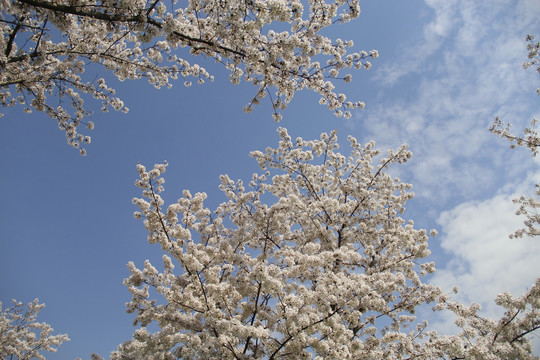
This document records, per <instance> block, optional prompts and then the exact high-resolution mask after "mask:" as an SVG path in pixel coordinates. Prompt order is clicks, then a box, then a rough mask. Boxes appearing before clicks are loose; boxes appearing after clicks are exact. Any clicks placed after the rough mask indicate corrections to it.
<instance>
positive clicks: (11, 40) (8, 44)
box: [5, 16, 24, 57]
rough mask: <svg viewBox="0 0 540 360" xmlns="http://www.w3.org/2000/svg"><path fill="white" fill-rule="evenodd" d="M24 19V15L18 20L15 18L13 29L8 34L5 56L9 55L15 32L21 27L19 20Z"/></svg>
mask: <svg viewBox="0 0 540 360" xmlns="http://www.w3.org/2000/svg"><path fill="white" fill-rule="evenodd" d="M23 21H24V16H21V17H20V18H19V20H17V25H15V27H14V28H13V31H12V32H11V34H10V35H9V39H8V43H7V45H6V52H5V54H6V57H9V54H11V49H13V42H14V41H15V36H17V32H18V31H19V30H20V29H21V27H22V25H21V22H23Z"/></svg>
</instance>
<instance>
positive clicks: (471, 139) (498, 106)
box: [356, 0, 540, 206]
mask: <svg viewBox="0 0 540 360" xmlns="http://www.w3.org/2000/svg"><path fill="white" fill-rule="evenodd" d="M426 3H427V5H428V6H429V7H430V9H432V11H433V19H432V20H428V22H427V23H426V24H425V25H424V37H423V39H422V40H421V41H420V42H418V43H410V44H406V45H405V49H404V50H403V51H397V52H396V53H399V54H400V55H399V58H400V59H401V58H406V59H407V58H408V59H410V60H408V61H398V60H397V59H395V58H387V59H386V61H388V63H389V64H390V65H387V66H385V65H384V64H383V69H382V70H380V71H379V73H378V75H377V76H376V78H377V79H378V80H379V81H382V82H383V83H386V84H387V85H392V89H391V90H392V91H391V92H388V93H390V94H391V95H390V96H385V97H384V98H381V99H380V100H379V101H377V102H375V105H374V103H373V102H371V103H370V104H368V106H371V107H368V109H366V111H365V113H363V114H361V115H360V116H359V118H357V119H356V121H360V122H362V125H361V128H362V130H363V134H364V138H365V139H367V138H369V139H375V140H376V141H377V142H378V143H379V144H381V145H382V146H384V147H396V146H398V145H399V144H400V143H403V142H406V143H408V144H409V145H410V146H411V149H412V151H413V153H414V158H413V161H412V163H411V164H410V165H409V167H408V170H409V171H410V173H409V176H408V177H407V180H408V181H411V182H412V183H413V184H414V185H415V191H416V192H417V195H419V196H423V197H425V198H431V199H434V201H436V202H437V206H441V203H442V205H443V206H444V203H446V202H447V201H450V200H452V201H453V202H455V201H456V200H457V201H463V200H465V199H471V197H479V196H485V194H486V191H487V192H488V193H489V192H491V193H492V192H494V191H496V189H497V188H498V187H499V186H501V183H503V182H506V181H510V180H512V179H513V178H512V175H510V174H522V173H524V171H525V170H526V169H527V167H529V168H530V166H531V162H530V161H528V160H525V161H523V160H522V159H523V158H525V159H526V156H527V155H525V156H524V155H523V154H514V153H512V152H510V151H508V149H507V145H506V144H505V143H504V142H503V140H501V139H498V138H497V137H495V136H494V135H492V134H490V133H489V132H488V130H487V129H488V127H489V125H490V123H491V121H492V119H493V118H494V116H495V115H499V116H503V117H504V118H505V119H507V121H510V122H513V123H515V124H516V129H520V128H522V127H523V126H525V124H526V123H527V122H528V121H529V120H530V119H531V118H532V116H533V114H534V113H535V111H538V110H537V102H538V97H537V96H536V95H535V93H534V90H535V89H536V87H537V84H536V82H537V78H536V77H535V73H534V72H533V71H529V72H527V71H525V70H523V69H522V68H521V64H522V63H523V61H525V60H526V57H527V51H526V49H525V41H524V37H525V34H526V33H528V32H534V30H535V28H537V29H538V25H536V20H537V19H538V18H540V6H538V5H534V4H533V2H532V1H515V2H512V3H508V2H507V1H490V2H470V1H457V0H456V1H438V0H430V1H426ZM538 30H539V31H540V29H538ZM403 52H405V53H409V55H410V56H402V54H403ZM414 54H416V55H414ZM413 55H414V56H413ZM396 56H398V55H396ZM383 60H384V59H383ZM396 74H401V75H399V76H397V75H396ZM405 75H411V76H414V79H413V80H412V81H411V79H410V77H408V76H405ZM388 93H387V94H388ZM396 94H397V95H396ZM520 156H521V157H522V158H520Z"/></svg>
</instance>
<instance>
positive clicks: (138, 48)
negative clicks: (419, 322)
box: [0, 0, 378, 155]
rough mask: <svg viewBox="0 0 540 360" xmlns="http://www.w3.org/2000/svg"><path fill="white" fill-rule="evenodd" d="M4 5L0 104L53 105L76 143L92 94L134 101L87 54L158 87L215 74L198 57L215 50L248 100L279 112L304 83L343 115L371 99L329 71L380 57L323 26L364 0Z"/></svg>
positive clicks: (1, 0) (34, 0) (2, 0)
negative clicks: (358, 96)
mask: <svg viewBox="0 0 540 360" xmlns="http://www.w3.org/2000/svg"><path fill="white" fill-rule="evenodd" d="M0 8H1V11H0V34H1V35H0V103H1V104H2V106H4V107H5V106H14V105H21V106H22V107H23V108H24V111H25V112H31V111H32V110H38V111H44V112H46V113H47V115H48V116H50V117H51V118H53V119H56V120H57V121H58V126H59V127H60V129H61V130H63V131H65V133H66V136H67V139H68V143H70V144H71V145H72V146H74V147H76V148H81V146H82V145H83V144H85V143H89V142H90V137H88V136H83V135H82V134H79V133H78V129H79V126H80V125H81V124H84V125H86V126H87V127H88V128H89V129H91V128H93V126H94V125H93V122H91V121H89V120H87V118H88V115H90V113H91V111H90V110H89V109H88V108H87V107H86V106H85V104H84V100H85V98H88V97H89V96H90V95H91V97H93V98H95V99H97V100H98V101H100V102H101V104H102V110H103V111H107V110H108V109H110V108H112V109H114V110H121V111H124V112H127V111H128V108H127V107H126V106H125V104H124V103H123V102H122V100H120V99H119V98H118V97H116V96H115V91H114V89H112V88H110V87H109V86H108V85H107V84H106V83H105V80H104V79H103V78H99V79H95V78H90V79H85V78H83V76H82V73H83V72H84V71H85V69H87V68H88V67H89V65H90V64H97V65H98V66H101V67H103V68H105V69H106V70H107V71H111V72H112V73H113V74H114V75H115V76H116V77H117V78H118V79H120V80H125V79H140V78H146V79H147V80H148V81H149V82H150V83H151V84H153V85H154V86H155V87H157V88H160V87H163V86H166V87H170V86H171V80H173V79H178V78H182V79H183V80H184V84H185V85H186V86H190V85H191V84H192V81H196V82H198V83H203V82H205V81H206V80H212V79H213V76H212V75H210V74H209V73H208V72H207V71H206V70H205V69H204V67H202V66H201V65H200V64H199V63H193V62H191V61H192V60H193V61H195V60H197V58H196V56H202V57H205V58H211V59H213V60H215V61H216V62H218V63H221V64H223V65H224V66H225V67H226V68H227V70H228V71H229V72H230V80H231V82H232V83H234V84H237V83H239V82H240V81H242V80H244V81H246V82H250V83H252V84H253V85H254V86H255V91H254V96H253V98H252V99H246V102H247V105H246V106H245V107H244V110H245V111H247V112H250V111H251V110H252V109H253V106H254V105H257V104H259V103H260V101H261V99H262V98H264V97H265V96H266V95H269V97H270V103H271V104H272V107H273V111H274V114H273V116H274V118H275V119H276V120H279V119H280V118H281V115H280V114H279V111H280V110H283V109H285V107H286V106H287V104H288V103H289V102H290V101H291V99H292V97H293V96H294V94H295V92H296V91H299V90H302V89H305V88H307V89H310V90H313V91H315V92H317V93H318V94H320V95H321V100H320V103H321V104H325V105H326V106H328V108H329V109H331V110H333V111H335V114H336V115H337V116H345V117H349V116H351V113H350V110H351V109H354V108H362V107H363V106H364V104H363V103H362V102H359V101H349V100H347V97H346V96H345V95H344V94H341V93H337V92H336V91H335V86H334V84H333V81H334V80H335V79H342V80H344V81H345V82H349V81H351V74H349V73H347V74H343V73H342V71H343V70H344V69H345V70H346V69H351V68H366V69H368V68H369V67H370V66H371V63H370V62H369V61H368V60H369V59H370V58H375V57H377V56H378V53H377V51H376V50H372V51H370V52H369V53H368V52H366V51H360V52H350V51H349V48H350V47H352V46H353V43H352V41H344V40H342V39H333V40H332V39H330V38H328V37H326V36H323V35H321V31H322V30H324V29H325V28H327V27H329V26H331V25H333V24H336V23H345V22H348V21H350V20H352V19H354V18H356V17H357V16H358V15H359V13H360V7H359V4H358V0H333V1H329V2H328V1H321V0H313V1H309V2H307V3H306V2H302V1H300V0H264V1H263V0H204V1H200V0H190V1H186V2H179V1H177V0H171V1H162V0H129V1H128V0H54V1H50V0H0ZM94 67H95V66H94ZM84 94H87V95H86V96H85V95H84ZM81 152H82V153H83V155H84V150H83V149H82V148H81Z"/></svg>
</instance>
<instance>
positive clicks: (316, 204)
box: [111, 128, 540, 360]
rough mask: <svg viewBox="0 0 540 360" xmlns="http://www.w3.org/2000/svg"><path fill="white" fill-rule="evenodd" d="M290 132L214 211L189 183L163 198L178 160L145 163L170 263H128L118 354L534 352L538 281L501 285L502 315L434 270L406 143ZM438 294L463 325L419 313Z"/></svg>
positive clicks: (153, 216)
mask: <svg viewBox="0 0 540 360" xmlns="http://www.w3.org/2000/svg"><path fill="white" fill-rule="evenodd" d="M279 133H280V142H279V146H278V147H277V148H267V149H266V152H264V153H263V152H260V151H254V152H252V153H251V156H252V157H253V158H254V159H256V160H257V162H258V164H259V165H260V167H261V169H262V172H261V173H256V174H254V175H253V177H252V179H251V181H250V182H249V184H247V186H246V185H245V184H244V183H243V182H242V181H240V180H238V181H232V180H231V179H230V178H229V177H228V176H227V175H223V176H221V185H220V188H221V190H222V191H223V193H224V194H225V196H226V197H227V199H228V200H227V201H226V202H224V203H222V204H221V205H219V206H218V207H217V209H216V210H215V211H210V210H209V209H208V208H206V207H205V205H204V201H205V199H206V194H204V193H196V194H191V193H190V192H189V191H187V190H185V191H184V192H183V197H181V198H180V199H179V200H178V201H177V202H176V203H173V204H171V205H168V206H166V207H165V206H164V204H165V202H164V200H163V199H162V197H161V195H160V194H161V193H162V192H163V191H164V187H163V183H164V179H163V177H162V174H163V172H164V171H165V169H166V166H167V164H166V163H164V164H157V165H155V166H154V168H153V169H151V170H149V171H148V170H146V168H145V167H144V166H142V165H138V167H137V169H138V173H139V180H137V182H136V184H137V185H138V186H139V187H141V188H142V189H143V190H142V191H143V197H142V198H135V199H134V200H133V202H134V204H136V205H137V207H138V208H139V210H138V211H137V212H135V217H136V218H142V219H144V225H145V227H146V229H147V230H148V233H149V235H148V241H149V242H150V243H151V244H159V246H160V247H161V249H162V250H163V251H164V252H165V254H164V255H163V264H162V266H160V267H161V268H162V269H161V270H158V268H156V267H154V266H153V265H152V264H151V263H150V262H149V261H146V262H145V264H144V268H142V269H139V268H137V267H136V266H135V264H133V263H129V264H128V268H129V271H130V276H129V278H128V279H126V281H125V284H126V285H127V287H128V289H129V291H130V292H131V294H132V300H131V301H130V302H129V303H127V310H128V312H130V313H135V314H136V316H135V321H134V324H135V325H139V328H138V329H137V330H136V331H135V333H134V335H133V338H132V340H130V341H128V342H126V343H124V344H122V345H120V346H119V347H118V349H117V351H116V352H113V353H112V356H111V359H113V360H119V359H311V358H315V359H510V358H511V359H532V356H531V346H530V344H529V341H528V337H527V336H529V335H530V334H531V333H532V332H533V331H535V330H536V329H538V327H539V326H540V318H539V307H540V282H537V283H536V284H534V285H533V286H532V287H531V289H530V291H529V292H527V293H526V294H525V295H523V296H522V297H519V298H513V297H512V296H511V295H510V294H503V295H500V296H499V297H498V298H497V303H498V304H499V305H501V306H503V307H504V308H505V309H506V313H505V315H504V316H503V317H502V318H501V319H500V320H498V321H495V320H490V319H484V318H482V317H480V316H479V315H478V310H479V306H478V305H476V304H472V305H471V306H469V307H467V306H464V305H462V304H459V303H455V302H452V301H451V300H450V296H449V295H448V294H445V293H444V292H443V291H442V290H441V289H440V288H439V287H437V286H435V285H432V284H429V283H426V282H424V281H423V280H422V279H423V278H425V276H426V275H427V274H429V273H433V272H434V271H435V266H434V264H433V263H432V262H428V261H426V260H425V259H426V257H427V256H428V255H429V254H430V251H429V250H428V239H429V235H428V233H427V232H426V230H423V229H416V228H415V227H414V223H413V221H411V220H409V221H406V220H405V219H403V218H401V217H400V216H401V214H403V212H404V210H405V203H406V201H407V200H409V199H411V198H412V197H413V193H412V192H411V185H409V184H406V183H403V182H401V181H400V180H399V179H398V178H394V177H392V176H391V175H390V174H389V173H388V168H389V166H390V165H392V164H395V163H403V162H406V161H407V160H408V159H409V158H410V156H411V153H410V152H409V151H408V150H407V147H406V146H402V147H401V148H399V149H398V150H396V151H393V150H390V151H389V152H388V153H387V154H386V155H385V156H383V155H382V154H381V153H380V152H379V150H377V149H375V147H374V143H373V142H370V143H368V144H366V145H364V146H362V145H361V144H359V143H358V141H357V140H356V139H355V138H353V137H349V139H348V140H349V143H350V148H351V150H350V153H349V154H348V155H344V154H341V153H339V152H338V151H337V150H338V143H337V135H336V132H332V133H330V134H322V135H321V137H320V139H319V140H313V141H305V140H303V139H301V138H297V139H296V140H295V141H293V140H292V139H291V137H290V136H289V135H288V133H287V131H286V130H285V129H282V128H281V129H279ZM267 203H270V204H271V205H267ZM430 235H431V236H435V235H436V231H434V230H432V231H431V232H430ZM426 304H431V306H432V309H433V310H434V311H439V310H443V309H449V310H451V311H453V312H454V313H456V314H457V315H458V319H457V325H458V326H459V327H460V328H461V329H462V331H461V332H460V333H459V334H456V335H439V334H437V333H436V332H434V331H432V330H429V328H428V324H427V322H426V321H422V320H421V319H420V320H417V319H416V318H415V312H416V310H417V309H418V308H419V307H420V306H425V305H426ZM155 329H157V331H155Z"/></svg>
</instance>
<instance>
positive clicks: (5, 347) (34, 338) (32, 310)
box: [0, 299, 69, 360]
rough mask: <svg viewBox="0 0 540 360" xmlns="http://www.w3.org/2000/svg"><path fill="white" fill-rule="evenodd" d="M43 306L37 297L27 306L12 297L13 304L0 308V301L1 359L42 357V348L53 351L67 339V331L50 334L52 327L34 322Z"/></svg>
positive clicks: (40, 359) (19, 359)
mask: <svg viewBox="0 0 540 360" xmlns="http://www.w3.org/2000/svg"><path fill="white" fill-rule="evenodd" d="M44 307H45V305H44V304H39V301H38V299H35V300H34V301H33V302H31V303H28V305H27V306H26V308H23V304H22V303H21V302H17V301H15V300H13V306H12V307H11V308H8V309H4V310H3V311H2V303H0V359H6V360H7V359H18V360H23V359H39V360H45V356H43V354H41V351H50V352H56V351H57V348H58V346H59V345H61V344H62V343H63V342H64V341H69V338H68V336H67V335H66V334H60V335H51V334H52V331H53V329H52V327H51V326H50V325H49V324H46V323H44V322H38V321H37V316H38V313H39V312H40V311H41V309H43V308H44Z"/></svg>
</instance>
